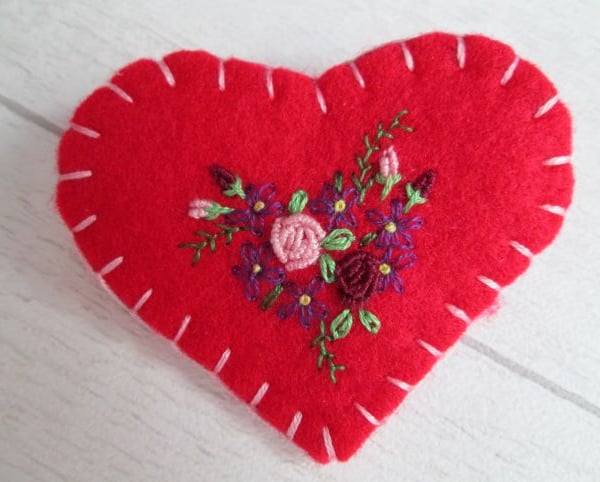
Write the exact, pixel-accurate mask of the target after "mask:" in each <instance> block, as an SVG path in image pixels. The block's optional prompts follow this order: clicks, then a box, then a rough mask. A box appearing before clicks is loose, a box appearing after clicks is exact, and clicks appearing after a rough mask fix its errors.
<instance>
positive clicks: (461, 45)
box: [456, 36, 467, 69]
mask: <svg viewBox="0 0 600 482" xmlns="http://www.w3.org/2000/svg"><path fill="white" fill-rule="evenodd" d="M456 60H457V61H458V68H460V69H464V68H465V62H466V60H467V49H466V47H465V38H464V37H462V36H458V37H456Z"/></svg>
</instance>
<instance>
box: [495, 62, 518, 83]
mask: <svg viewBox="0 0 600 482" xmlns="http://www.w3.org/2000/svg"><path fill="white" fill-rule="evenodd" d="M519 60H520V59H519V57H515V60H513V61H512V63H511V64H510V65H509V66H508V68H507V69H506V72H504V75H503V76H502V78H501V79H500V85H502V86H505V85H506V84H508V81H509V80H510V79H512V76H513V75H514V73H515V69H516V68H517V65H519Z"/></svg>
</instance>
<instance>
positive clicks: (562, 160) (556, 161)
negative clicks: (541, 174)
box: [542, 156, 571, 166]
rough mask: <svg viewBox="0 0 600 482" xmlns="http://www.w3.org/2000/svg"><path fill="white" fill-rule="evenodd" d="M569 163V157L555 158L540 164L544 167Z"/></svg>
mask: <svg viewBox="0 0 600 482" xmlns="http://www.w3.org/2000/svg"><path fill="white" fill-rule="evenodd" d="M570 162H571V156H556V157H551V158H550V159H546V160H545V161H544V162H543V163H542V164H543V165H544V166H562V165H563V164H569V163H570Z"/></svg>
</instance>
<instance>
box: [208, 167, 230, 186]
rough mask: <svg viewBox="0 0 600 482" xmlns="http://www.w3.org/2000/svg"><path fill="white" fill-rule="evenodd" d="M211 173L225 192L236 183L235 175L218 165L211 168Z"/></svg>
mask: <svg viewBox="0 0 600 482" xmlns="http://www.w3.org/2000/svg"><path fill="white" fill-rule="evenodd" d="M210 173H211V174H212V176H213V178H214V179H215V181H216V183H217V185H218V186H219V187H220V188H221V189H223V190H225V189H229V188H230V187H231V185H232V184H233V183H234V182H235V174H233V173H232V172H230V171H228V170H227V169H225V168H224V167H221V166H217V165H214V166H211V168H210Z"/></svg>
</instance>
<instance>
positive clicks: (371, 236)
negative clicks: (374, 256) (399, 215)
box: [358, 233, 377, 248]
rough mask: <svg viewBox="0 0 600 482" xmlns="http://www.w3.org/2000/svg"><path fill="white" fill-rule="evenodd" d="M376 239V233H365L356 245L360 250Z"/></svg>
mask: <svg viewBox="0 0 600 482" xmlns="http://www.w3.org/2000/svg"><path fill="white" fill-rule="evenodd" d="M376 238H377V233H367V234H365V235H364V236H363V237H362V238H360V243H358V245H359V246H360V247H361V248H364V247H365V246H366V245H368V244H371V243H372V242H373V241H375V239H376Z"/></svg>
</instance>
